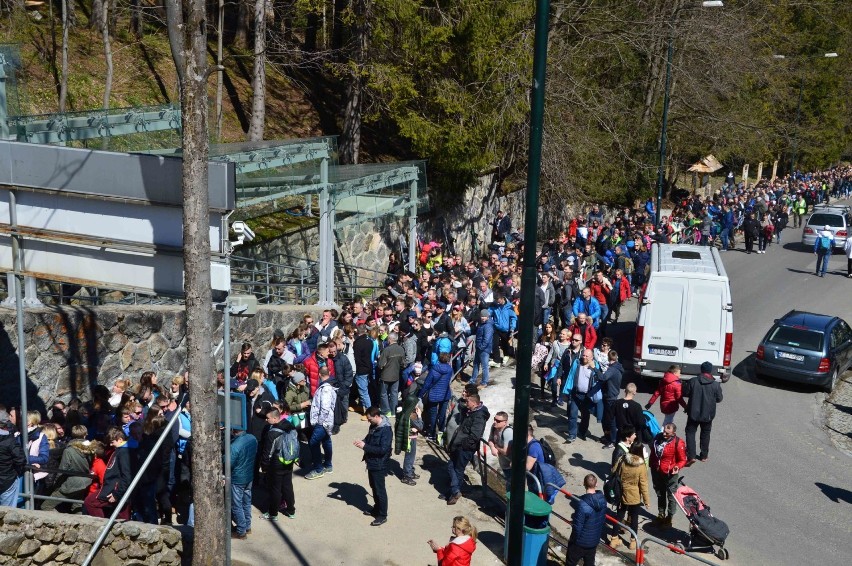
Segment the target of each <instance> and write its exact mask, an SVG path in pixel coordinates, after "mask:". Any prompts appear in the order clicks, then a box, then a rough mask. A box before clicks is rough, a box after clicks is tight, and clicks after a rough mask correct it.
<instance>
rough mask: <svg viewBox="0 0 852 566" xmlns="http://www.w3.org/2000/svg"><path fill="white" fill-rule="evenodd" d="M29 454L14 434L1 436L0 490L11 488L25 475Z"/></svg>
mask: <svg viewBox="0 0 852 566" xmlns="http://www.w3.org/2000/svg"><path fill="white" fill-rule="evenodd" d="M26 465H27V455H26V454H25V453H24V449H23V448H21V443H20V442H19V441H18V440H17V439H15V435H13V434H11V433H10V434H4V435H2V436H0V492H3V491H6V490H7V489H9V488H10V487H11V486H12V484H13V483H15V482H16V481H18V478H19V477H21V476H22V475H24V466H26Z"/></svg>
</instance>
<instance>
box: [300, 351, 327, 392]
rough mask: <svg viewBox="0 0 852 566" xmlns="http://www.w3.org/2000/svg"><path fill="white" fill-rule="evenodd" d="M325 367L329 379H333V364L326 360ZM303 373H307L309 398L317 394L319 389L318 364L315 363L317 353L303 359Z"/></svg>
mask: <svg viewBox="0 0 852 566" xmlns="http://www.w3.org/2000/svg"><path fill="white" fill-rule="evenodd" d="M326 367H328V373H329V374H331V377H334V363H333V362H332V361H331V360H326ZM305 371H306V372H308V382H309V384H310V386H311V397H313V396H314V393H316V392H317V387H319V364H318V363H317V353H316V352H314V353H313V354H311V355H310V356H308V357H307V358H305Z"/></svg>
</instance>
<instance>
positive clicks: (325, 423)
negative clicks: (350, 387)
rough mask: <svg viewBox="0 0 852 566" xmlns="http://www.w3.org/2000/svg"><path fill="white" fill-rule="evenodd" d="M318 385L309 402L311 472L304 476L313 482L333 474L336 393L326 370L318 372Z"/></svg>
mask: <svg viewBox="0 0 852 566" xmlns="http://www.w3.org/2000/svg"><path fill="white" fill-rule="evenodd" d="M319 378H320V385H319V387H317V393H316V395H314V399H313V401H312V402H311V425H313V427H314V429H313V431H312V432H311V439H310V441H308V445H309V446H310V448H311V464H312V465H313V468H314V469H313V471H312V472H311V473H309V474H308V475H306V476H305V479H306V480H315V479H317V478H321V477H322V476H323V475H325V474H331V473H333V472H334V468H333V467H332V465H331V429H332V428H334V407H335V405H336V404H337V391H336V390H335V389H334V387H333V386H332V384H331V383H329V379H330V378H331V375H330V374H329V372H328V368H322V369H321V370H320V372H319Z"/></svg>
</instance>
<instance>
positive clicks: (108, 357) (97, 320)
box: [0, 305, 322, 409]
mask: <svg viewBox="0 0 852 566" xmlns="http://www.w3.org/2000/svg"><path fill="white" fill-rule="evenodd" d="M307 312H310V313H311V314H312V315H313V316H314V317H315V319H317V318H318V317H319V316H320V315H321V312H322V309H318V308H317V307H301V306H289V305H283V306H268V307H260V308H259V309H258V313H257V315H255V316H253V317H245V318H243V317H231V352H232V355H233V356H236V353H237V352H238V351H239V347H240V344H241V343H242V342H244V341H248V342H251V343H252V344H253V345H254V349H255V352H256V353H255V355H256V356H258V357H262V356H264V355H265V354H266V351H267V350H268V348H269V341H270V339H271V338H272V333H273V331H274V330H275V329H276V328H280V329H282V330H284V332H285V334H289V332H290V331H291V330H292V329H293V328H295V327H296V326H297V324H298V323H299V321H300V320H301V317H302V315H303V314H305V313H307ZM15 324H16V323H15V311H14V309H7V308H0V403H4V404H10V405H17V404H18V398H19V396H20V389H19V386H18V384H19V379H18V355H17V345H18V343H17V333H16V329H15ZM214 328H215V330H214V331H213V335H212V336H211V337H210V351H211V352H213V351H215V350H216V349H217V347H219V345H220V343H221V342H222V315H221V314H220V313H218V312H216V313H214ZM24 334H25V342H26V350H25V352H26V367H27V373H28V398H29V399H31V402H32V403H33V405H31V407H32V408H33V409H35V408H41V406H42V405H41V404H40V403H44V404H46V405H49V404H51V403H52V402H53V400H54V399H62V400H64V401H68V400H69V399H71V398H74V397H78V398H80V399H83V400H86V399H89V398H90V397H89V392H90V391H91V388H93V387H94V386H95V385H97V384H102V385H106V386H107V387H110V386H111V385H112V383H113V382H114V381H115V379H116V378H119V377H126V378H130V379H132V380H133V382H134V383H136V382H138V380H139V376H140V375H141V373H142V372H144V371H149V370H152V371H155V372H157V374H158V375H159V376H160V378H161V380H162V381H163V382H166V381H167V380H168V379H171V377H172V376H173V375H176V374H179V373H182V372H183V371H184V369H185V367H186V364H185V362H186V324H185V311H184V308H183V307H182V306H117V305H112V306H103V307H91V308H84V307H61V308H39V309H26V310H25V311H24ZM223 350H224V348H219V350H218V352H217V354H216V363H217V367H220V368H221V367H224V362H223V359H222V356H223ZM36 395H37V396H36ZM39 400H40V401H39Z"/></svg>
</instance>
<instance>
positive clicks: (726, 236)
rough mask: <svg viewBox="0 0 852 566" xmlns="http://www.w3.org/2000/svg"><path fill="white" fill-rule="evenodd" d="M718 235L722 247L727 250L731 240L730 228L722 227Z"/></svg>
mask: <svg viewBox="0 0 852 566" xmlns="http://www.w3.org/2000/svg"><path fill="white" fill-rule="evenodd" d="M719 237H720V238H722V249H723V250H727V249H728V246H729V245H730V242H731V236H730V228H722V231H721V232H720V233H719Z"/></svg>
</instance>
